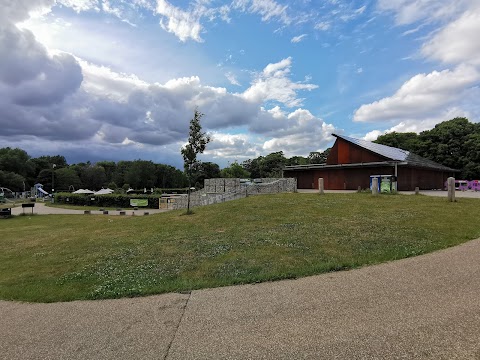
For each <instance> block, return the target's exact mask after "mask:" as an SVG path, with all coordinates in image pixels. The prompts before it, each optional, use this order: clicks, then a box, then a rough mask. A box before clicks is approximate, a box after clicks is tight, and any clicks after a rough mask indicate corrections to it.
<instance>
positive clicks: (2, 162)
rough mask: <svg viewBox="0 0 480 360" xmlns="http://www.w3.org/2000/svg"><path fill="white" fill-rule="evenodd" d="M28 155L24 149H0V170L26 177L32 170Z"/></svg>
mask: <svg viewBox="0 0 480 360" xmlns="http://www.w3.org/2000/svg"><path fill="white" fill-rule="evenodd" d="M29 160H30V156H29V155H28V154H27V152H26V151H25V150H22V149H19V148H16V149H12V148H9V147H7V148H2V149H0V170H2V171H7V172H12V173H15V174H18V175H21V176H22V177H26V176H27V175H28V174H29V173H30V172H31V170H32V164H31V162H30V161H29ZM22 186H23V185H22Z"/></svg>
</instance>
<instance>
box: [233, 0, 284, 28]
mask: <svg viewBox="0 0 480 360" xmlns="http://www.w3.org/2000/svg"><path fill="white" fill-rule="evenodd" d="M232 6H233V8H235V9H240V10H242V11H248V12H250V13H254V14H259V15H261V16H262V20H263V21H270V20H273V19H277V20H278V21H280V22H282V23H283V24H285V25H288V24H290V23H291V22H292V19H291V18H290V16H289V15H288V14H287V8H288V6H286V5H280V4H279V3H277V2H276V1H274V0H235V1H234V2H233V4H232Z"/></svg>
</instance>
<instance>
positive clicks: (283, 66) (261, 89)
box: [242, 58, 318, 107]
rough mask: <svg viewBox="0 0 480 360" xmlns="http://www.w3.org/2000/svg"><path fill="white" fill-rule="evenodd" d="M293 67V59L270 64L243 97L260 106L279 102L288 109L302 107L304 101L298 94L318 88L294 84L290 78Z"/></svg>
mask: <svg viewBox="0 0 480 360" xmlns="http://www.w3.org/2000/svg"><path fill="white" fill-rule="evenodd" d="M291 66H292V59H291V58H286V59H283V60H282V61H280V62H278V63H273V64H268V65H267V66H266V67H265V68H264V69H263V72H262V73H260V74H258V76H257V78H256V79H255V81H254V82H253V83H252V85H251V86H250V87H249V88H248V89H247V90H246V91H245V92H244V93H243V94H242V95H243V97H244V98H245V99H247V100H249V101H252V102H256V103H259V104H261V103H263V102H265V101H277V102H279V103H282V104H284V105H286V106H288V107H295V106H300V105H301V104H302V100H303V99H301V98H298V97H297V92H298V91H300V90H313V89H316V88H317V87H318V86H317V85H314V84H305V83H300V82H293V81H292V80H291V79H290V78H289V77H288V76H289V75H290V68H291Z"/></svg>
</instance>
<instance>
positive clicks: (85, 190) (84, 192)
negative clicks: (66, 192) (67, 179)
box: [72, 189, 95, 194]
mask: <svg viewBox="0 0 480 360" xmlns="http://www.w3.org/2000/svg"><path fill="white" fill-rule="evenodd" d="M94 193H95V191H92V190H88V189H78V190H77V191H74V192H73V193H72V194H94Z"/></svg>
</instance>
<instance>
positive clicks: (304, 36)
mask: <svg viewBox="0 0 480 360" xmlns="http://www.w3.org/2000/svg"><path fill="white" fill-rule="evenodd" d="M307 36H308V35H307V34H302V35H298V36H294V37H293V38H292V39H291V40H290V42H291V43H294V44H296V43H299V42H301V41H303V39H305V38H306V37H307Z"/></svg>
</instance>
